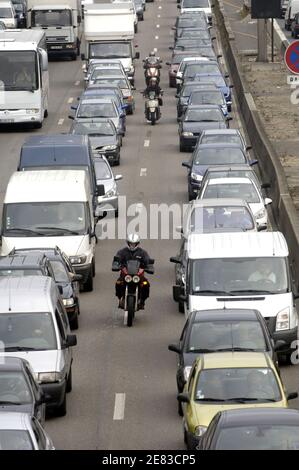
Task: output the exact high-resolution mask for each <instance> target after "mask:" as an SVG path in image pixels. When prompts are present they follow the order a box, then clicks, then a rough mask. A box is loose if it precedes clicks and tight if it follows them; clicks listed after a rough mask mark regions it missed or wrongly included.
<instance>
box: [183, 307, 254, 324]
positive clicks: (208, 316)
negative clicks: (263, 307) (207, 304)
mask: <svg viewBox="0 0 299 470" xmlns="http://www.w3.org/2000/svg"><path fill="white" fill-rule="evenodd" d="M258 314H259V312H258V310H253V309H245V308H244V309H242V308H238V309H237V308H236V309H233V308H222V309H214V310H197V311H196V310H195V311H193V312H192V314H191V319H192V323H197V322H208V321H223V320H227V321H257V318H258Z"/></svg>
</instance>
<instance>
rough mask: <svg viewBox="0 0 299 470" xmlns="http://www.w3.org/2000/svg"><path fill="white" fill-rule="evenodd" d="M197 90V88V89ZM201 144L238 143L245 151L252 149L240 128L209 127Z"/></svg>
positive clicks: (202, 136) (199, 143) (203, 133)
mask: <svg viewBox="0 0 299 470" xmlns="http://www.w3.org/2000/svg"><path fill="white" fill-rule="evenodd" d="M195 91H196V89H195ZM201 144H238V145H239V146H240V147H241V148H242V149H243V150H244V152H246V151H247V150H251V148H252V147H251V145H246V142H245V139H244V137H243V136H242V134H241V132H240V131H239V130H238V129H208V130H206V131H203V132H202V134H201V135H200V137H199V139H198V141H197V146H198V145H201Z"/></svg>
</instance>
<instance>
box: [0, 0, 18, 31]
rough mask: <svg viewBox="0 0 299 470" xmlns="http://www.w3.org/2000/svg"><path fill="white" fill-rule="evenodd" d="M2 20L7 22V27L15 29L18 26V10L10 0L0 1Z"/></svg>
mask: <svg viewBox="0 0 299 470" xmlns="http://www.w3.org/2000/svg"><path fill="white" fill-rule="evenodd" d="M0 21H1V22H2V23H4V24H5V28H9V29H11V28H12V29H15V28H16V27H17V15H16V11H15V8H14V5H13V3H12V2H11V1H10V0H5V1H1V2H0Z"/></svg>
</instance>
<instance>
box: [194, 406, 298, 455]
mask: <svg viewBox="0 0 299 470" xmlns="http://www.w3.org/2000/svg"><path fill="white" fill-rule="evenodd" d="M298 432H299V411H298V410H291V409H285V408H276V409H274V408H255V409H254V410H252V409H239V410H225V411H219V413H217V414H216V415H215V417H214V418H213V420H212V421H211V423H210V425H209V427H208V429H207V432H206V433H205V434H204V436H203V437H202V439H201V440H200V443H199V445H198V447H197V450H247V451H248V450H257V451H259V450H275V451H279V450H298V449H299V440H298Z"/></svg>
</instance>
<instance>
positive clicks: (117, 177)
mask: <svg viewBox="0 0 299 470" xmlns="http://www.w3.org/2000/svg"><path fill="white" fill-rule="evenodd" d="M122 179H123V175H115V176H114V180H115V181H120V180H122Z"/></svg>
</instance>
